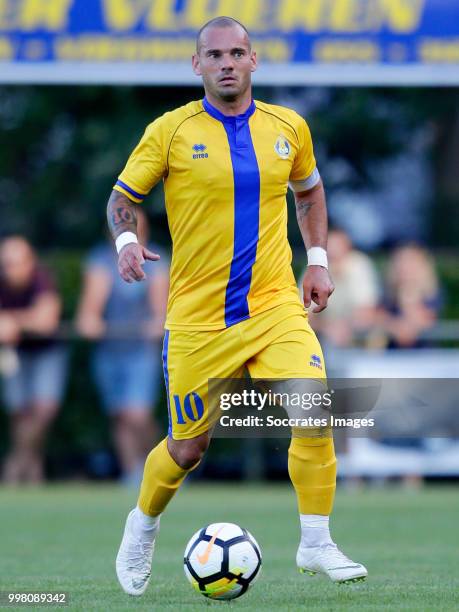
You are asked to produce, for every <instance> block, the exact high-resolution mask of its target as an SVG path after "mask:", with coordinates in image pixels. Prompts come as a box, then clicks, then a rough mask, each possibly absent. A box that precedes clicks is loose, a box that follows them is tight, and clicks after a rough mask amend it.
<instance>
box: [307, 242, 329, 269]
mask: <svg viewBox="0 0 459 612" xmlns="http://www.w3.org/2000/svg"><path fill="white" fill-rule="evenodd" d="M308 266H322V268H327V270H328V258H327V251H326V250H325V249H323V248H322V247H311V248H310V249H308Z"/></svg>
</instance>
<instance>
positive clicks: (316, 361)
mask: <svg viewBox="0 0 459 612" xmlns="http://www.w3.org/2000/svg"><path fill="white" fill-rule="evenodd" d="M309 365H310V366H312V367H313V368H319V370H321V369H322V360H321V359H320V357H319V355H311V361H310V362H309Z"/></svg>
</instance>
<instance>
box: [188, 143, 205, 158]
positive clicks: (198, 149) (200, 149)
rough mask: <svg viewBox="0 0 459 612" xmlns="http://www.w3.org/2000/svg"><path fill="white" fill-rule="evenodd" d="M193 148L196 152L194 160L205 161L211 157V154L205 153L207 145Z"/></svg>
mask: <svg viewBox="0 0 459 612" xmlns="http://www.w3.org/2000/svg"><path fill="white" fill-rule="evenodd" d="M191 148H192V149H193V151H194V153H193V159H204V158H206V157H209V154H208V153H205V152H204V151H205V150H206V149H207V147H206V145H205V144H194V145H193V146H192V147H191Z"/></svg>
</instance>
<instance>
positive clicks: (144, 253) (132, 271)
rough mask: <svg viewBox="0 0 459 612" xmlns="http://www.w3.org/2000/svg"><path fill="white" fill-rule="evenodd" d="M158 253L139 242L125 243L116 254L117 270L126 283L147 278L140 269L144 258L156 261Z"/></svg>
mask: <svg viewBox="0 0 459 612" xmlns="http://www.w3.org/2000/svg"><path fill="white" fill-rule="evenodd" d="M158 259H160V257H159V255H157V254H156V253H153V252H152V251H149V250H148V249H146V248H145V247H144V246H142V245H141V244H137V243H136V242H131V243H130V244H126V246H124V247H123V248H122V249H121V251H120V254H119V256H118V271H119V273H120V276H121V278H122V279H123V280H125V281H126V282H127V283H132V282H133V281H142V280H145V279H146V278H147V275H146V274H145V272H144V271H143V269H142V266H143V264H144V263H145V261H146V260H149V261H158Z"/></svg>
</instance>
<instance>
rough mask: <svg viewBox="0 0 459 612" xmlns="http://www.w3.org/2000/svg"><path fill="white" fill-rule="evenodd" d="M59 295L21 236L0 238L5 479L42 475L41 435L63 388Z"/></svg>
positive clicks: (32, 479) (43, 439) (34, 478)
mask: <svg viewBox="0 0 459 612" xmlns="http://www.w3.org/2000/svg"><path fill="white" fill-rule="evenodd" d="M60 314H61V299H60V296H59V294H58V292H57V289H56V286H55V283H54V280H53V278H52V276H51V274H50V273H49V271H48V270H46V269H45V268H44V267H43V265H42V264H41V263H39V261H38V259H37V256H36V254H35V252H34V250H33V248H32V247H31V245H30V244H29V243H28V242H27V240H26V239H25V238H23V237H21V236H11V237H9V238H6V239H4V240H3V241H2V242H1V243H0V347H1V351H2V361H1V364H2V368H1V370H2V378H3V401H4V404H5V406H6V408H7V410H8V412H9V417H10V437H11V448H10V450H9V452H8V454H7V456H6V459H5V462H4V465H3V474H2V475H3V480H4V481H5V482H7V483H13V484H15V483H19V482H33V483H37V482H40V481H41V480H42V479H43V476H44V450H45V442H46V435H47V433H48V430H49V428H50V426H51V424H52V422H53V420H54V418H55V416H56V414H57V412H58V408H59V406H60V403H61V400H62V395H63V391H64V386H65V381H66V373H67V359H66V351H65V348H64V347H63V346H62V345H61V344H60V343H59V342H58V341H57V340H56V338H55V333H56V331H57V328H58V325H59V319H60Z"/></svg>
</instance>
